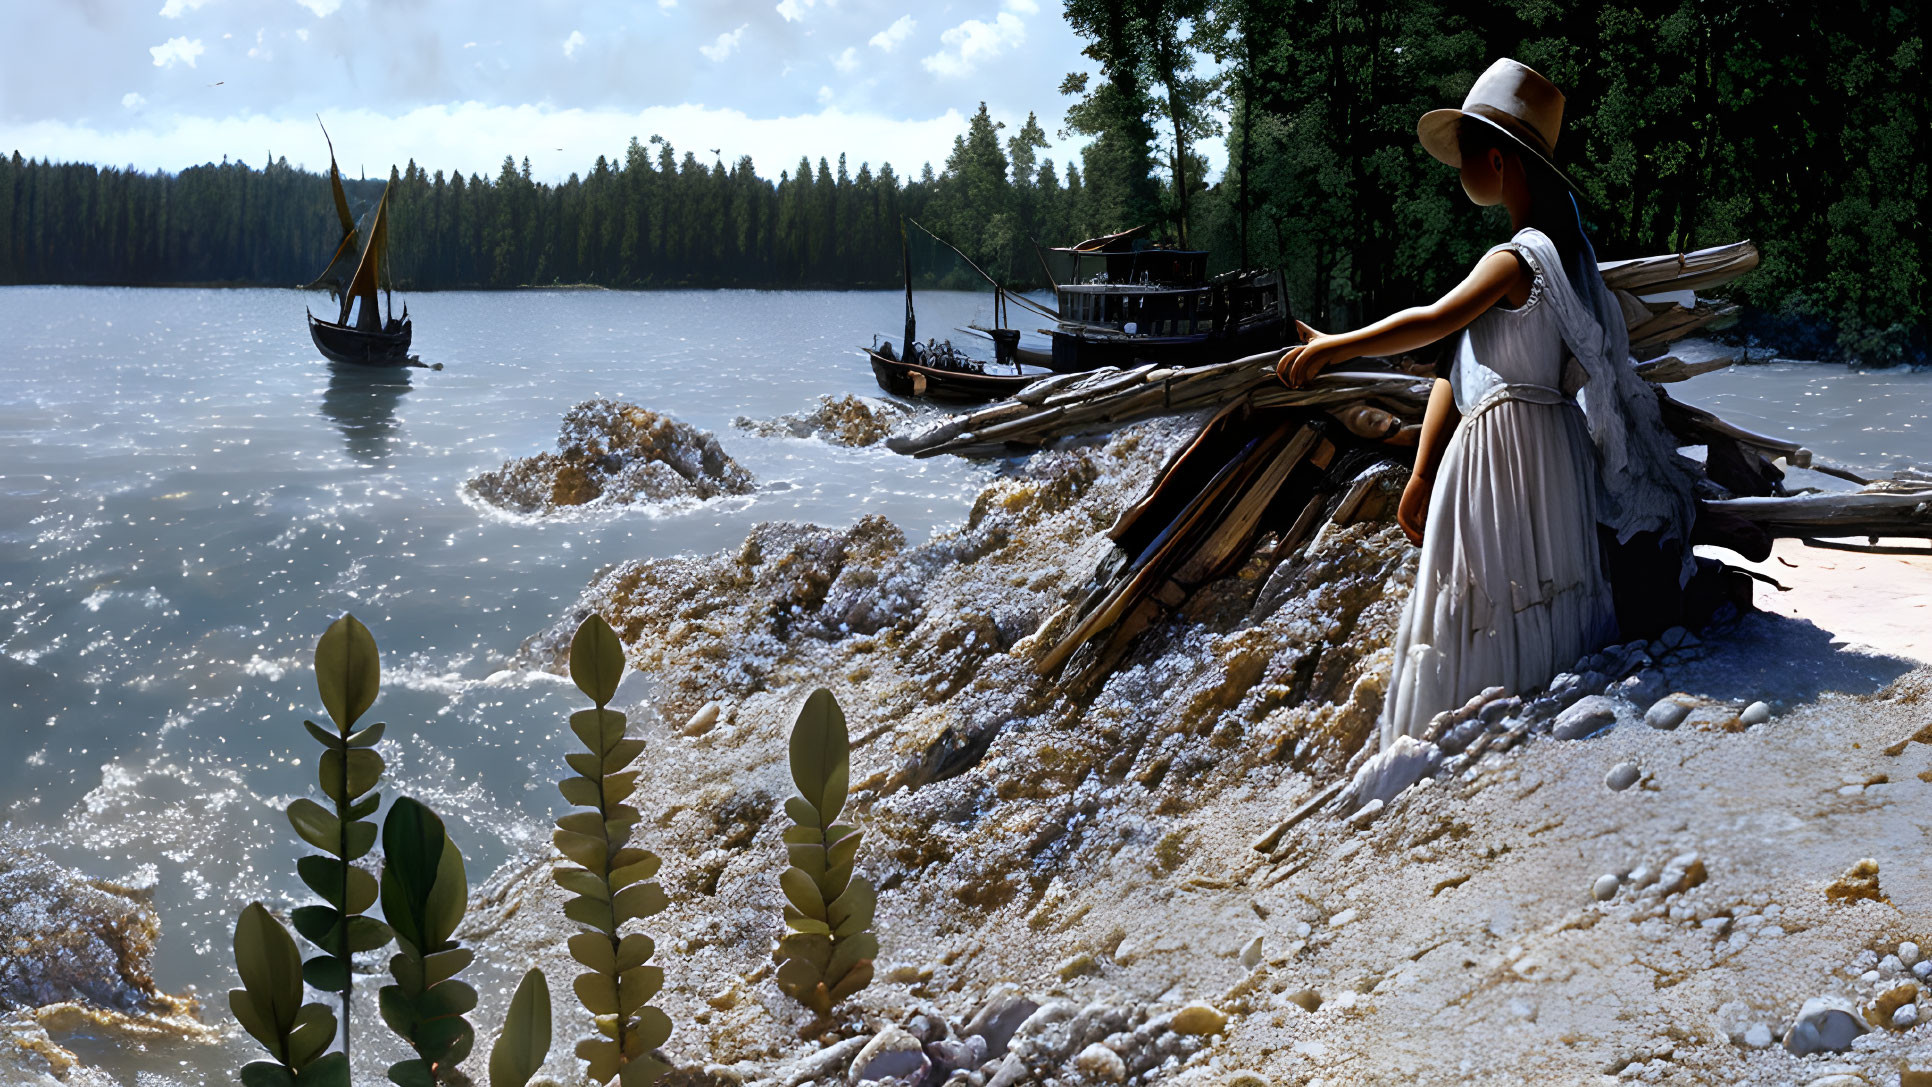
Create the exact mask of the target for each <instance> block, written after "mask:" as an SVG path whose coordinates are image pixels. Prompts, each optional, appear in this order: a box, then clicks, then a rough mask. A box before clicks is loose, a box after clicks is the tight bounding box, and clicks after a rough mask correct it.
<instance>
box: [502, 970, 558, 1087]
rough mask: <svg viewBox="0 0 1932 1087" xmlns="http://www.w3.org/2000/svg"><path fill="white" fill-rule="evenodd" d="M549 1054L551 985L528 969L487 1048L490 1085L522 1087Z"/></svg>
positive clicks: (539, 971) (540, 974) (538, 974)
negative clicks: (490, 1044)
mask: <svg viewBox="0 0 1932 1087" xmlns="http://www.w3.org/2000/svg"><path fill="white" fill-rule="evenodd" d="M549 1053H550V985H549V983H548V982H546V981H545V980H544V978H543V971H541V970H531V971H530V972H529V973H527V974H525V975H523V980H522V981H521V982H519V983H517V991H516V994H515V995H514V996H512V997H510V1011H509V1013H508V1014H507V1015H505V1016H504V1018H503V1031H502V1033H500V1034H498V1035H497V1036H496V1044H495V1045H493V1046H491V1047H490V1087H524V1085H525V1084H527V1083H529V1082H530V1078H531V1077H532V1076H534V1075H536V1074H537V1070H538V1069H540V1068H542V1067H543V1059H544V1057H545V1056H547V1055H549Z"/></svg>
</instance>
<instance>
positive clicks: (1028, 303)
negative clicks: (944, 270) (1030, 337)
mask: <svg viewBox="0 0 1932 1087" xmlns="http://www.w3.org/2000/svg"><path fill="white" fill-rule="evenodd" d="M900 218H901V219H904V220H905V221H906V222H908V223H911V224H912V225H913V226H916V227H918V228H919V229H920V230H922V231H925V234H926V237H928V238H931V239H932V240H933V241H936V242H938V243H939V244H940V245H943V246H945V247H946V248H948V249H951V250H952V251H953V252H954V253H955V254H957V255H958V257H959V259H960V260H963V261H965V262H966V267H968V268H971V269H972V270H973V271H975V272H978V273H979V277H980V278H981V279H984V280H985V281H986V282H988V283H991V284H992V285H993V288H994V289H995V290H999V291H1005V292H1006V294H1007V295H1008V296H1009V297H1014V295H1013V292H1012V291H1007V290H1006V288H1005V287H1003V286H1001V285H1000V281H999V280H997V279H994V278H993V277H992V276H989V275H987V274H986V271H985V270H984V269H982V268H981V267H980V266H979V265H977V264H974V263H973V258H971V257H969V256H967V255H966V254H964V253H961V252H960V251H959V247H958V246H956V245H954V244H953V243H951V242H949V241H947V240H946V239H944V238H942V237H940V236H939V235H937V234H934V233H933V232H932V231H930V230H927V229H926V226H925V224H924V223H921V222H920V221H919V220H917V219H914V218H913V217H912V216H910V215H902V216H900ZM1017 297H1018V300H1019V303H1020V304H1021V305H1023V306H1025V307H1026V308H1028V309H1030V310H1032V311H1033V312H1035V313H1038V314H1039V315H1040V316H1042V317H1045V318H1047V319H1048V320H1051V321H1057V320H1059V319H1060V315H1059V314H1057V313H1055V312H1053V311H1052V310H1050V309H1047V308H1046V307H1045V306H1042V305H1040V304H1039V303H1038V302H1035V301H1033V300H1032V299H1031V298H1028V297H1026V296H1025V295H1019V296H1017Z"/></svg>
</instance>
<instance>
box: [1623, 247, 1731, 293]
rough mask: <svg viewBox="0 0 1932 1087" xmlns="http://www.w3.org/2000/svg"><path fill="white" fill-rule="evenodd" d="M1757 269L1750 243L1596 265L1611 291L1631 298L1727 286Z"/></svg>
mask: <svg viewBox="0 0 1932 1087" xmlns="http://www.w3.org/2000/svg"><path fill="white" fill-rule="evenodd" d="M1757 266H1758V247H1757V246H1756V245H1754V244H1752V242H1751V241H1750V240H1749V239H1746V240H1744V241H1741V242H1732V243H1731V244H1730V245H1718V246H1712V247H1711V248H1709V249H1699V250H1696V251H1694V252H1690V253H1665V254H1663V255H1661V256H1655V257H1639V258H1637V259H1635V260H1620V261H1609V262H1606V263H1601V264H1598V265H1597V269H1598V270H1599V271H1601V272H1602V273H1603V282H1604V284H1605V285H1606V286H1608V287H1610V288H1611V289H1612V290H1623V291H1629V292H1631V293H1632V294H1662V293H1664V292H1666V291H1694V290H1698V289H1699V288H1702V287H1714V286H1716V285H1718V284H1720V283H1728V282H1730V281H1731V280H1733V279H1736V278H1737V277H1738V276H1741V275H1743V274H1744V273H1746V272H1748V271H1750V270H1751V269H1753V268H1756V267H1757Z"/></svg>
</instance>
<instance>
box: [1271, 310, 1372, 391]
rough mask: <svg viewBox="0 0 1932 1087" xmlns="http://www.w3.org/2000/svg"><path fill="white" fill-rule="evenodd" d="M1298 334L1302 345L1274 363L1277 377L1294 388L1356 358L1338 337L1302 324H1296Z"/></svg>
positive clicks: (1293, 348)
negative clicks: (1326, 370) (1339, 363)
mask: <svg viewBox="0 0 1932 1087" xmlns="http://www.w3.org/2000/svg"><path fill="white" fill-rule="evenodd" d="M1295 331H1296V332H1298V333H1299V334H1300V335H1301V343H1300V344H1299V345H1297V346H1295V347H1291V348H1289V349H1288V350H1286V351H1283V352H1282V353H1281V359H1280V361H1278V362H1276V363H1275V376H1276V377H1278V378H1280V379H1281V381H1282V383H1283V384H1285V385H1287V386H1288V387H1289V388H1291V389H1299V388H1301V387H1302V386H1303V385H1306V384H1308V383H1309V382H1310V381H1313V380H1314V379H1315V375H1316V374H1319V373H1321V372H1322V370H1323V369H1324V368H1326V367H1329V366H1333V365H1335V364H1336V363H1338V362H1347V361H1348V360H1349V359H1352V358H1354V357H1355V352H1354V351H1351V350H1349V349H1348V347H1347V346H1346V345H1344V344H1343V343H1341V342H1340V340H1341V337H1339V336H1330V335H1329V334H1327V333H1325V332H1317V331H1315V330H1314V329H1312V328H1309V327H1308V326H1307V325H1305V324H1302V323H1301V322H1300V321H1296V322H1295Z"/></svg>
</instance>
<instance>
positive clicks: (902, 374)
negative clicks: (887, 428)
mask: <svg viewBox="0 0 1932 1087" xmlns="http://www.w3.org/2000/svg"><path fill="white" fill-rule="evenodd" d="M865 354H866V357H867V358H869V359H871V360H872V376H873V377H875V378H877V379H878V382H879V388H881V389H884V390H885V391H886V392H889V393H891V394H892V395H894V396H904V397H911V398H916V399H925V400H947V401H951V402H954V403H960V404H978V403H984V402H985V401H988V400H1002V399H1005V398H1006V397H1009V396H1012V395H1013V394H1014V393H1017V392H1019V391H1020V390H1021V389H1024V388H1026V387H1027V386H1028V385H1031V384H1033V383H1034V382H1036V381H1038V380H1040V379H1041V378H1043V377H1048V376H1051V375H1048V374H1043V373H1037V372H1036V373H1030V374H971V373H964V372H962V371H959V370H945V369H941V368H939V367H936V366H921V365H919V364H917V363H911V362H906V361H905V360H904V359H896V358H891V357H889V356H886V355H882V354H880V353H879V352H877V351H874V350H871V349H867V350H866V352H865Z"/></svg>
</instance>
